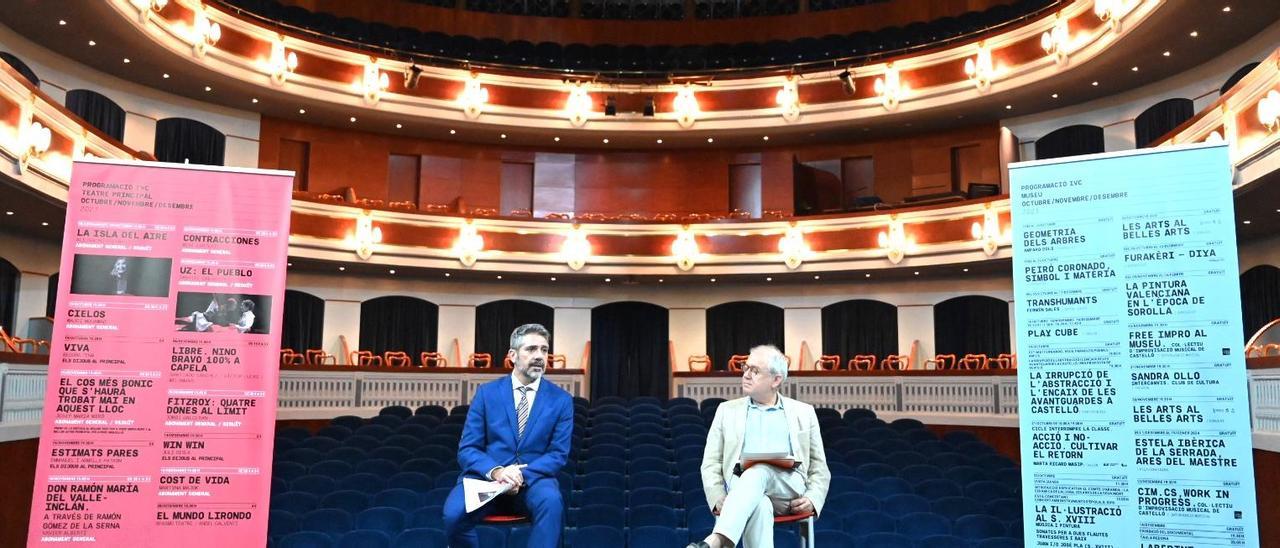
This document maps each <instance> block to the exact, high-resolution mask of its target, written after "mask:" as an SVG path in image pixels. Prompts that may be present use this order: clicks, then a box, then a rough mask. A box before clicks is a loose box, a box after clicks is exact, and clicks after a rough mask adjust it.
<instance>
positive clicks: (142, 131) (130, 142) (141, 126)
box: [124, 111, 256, 167]
mask: <svg viewBox="0 0 1280 548" xmlns="http://www.w3.org/2000/svg"><path fill="white" fill-rule="evenodd" d="M124 144H125V146H127V147H129V148H132V149H134V150H145V151H147V152H149V153H151V154H152V155H155V153H156V121H155V119H153V118H149V117H147V116H143V115H141V114H135V113H133V112H127V111H126V112H125V114H124ZM255 167H256V166H255Z"/></svg>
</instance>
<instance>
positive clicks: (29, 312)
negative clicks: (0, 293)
mask: <svg viewBox="0 0 1280 548" xmlns="http://www.w3.org/2000/svg"><path fill="white" fill-rule="evenodd" d="M48 291H49V275H48V274H44V273H40V272H27V271H25V270H24V271H22V272H21V273H19V275H18V306H17V310H16V313H15V314H14V315H13V334H14V336H16V337H27V336H29V333H27V320H29V319H31V318H43V317H44V313H45V310H44V307H45V300H46V299H47V298H48V296H49V294H48Z"/></svg>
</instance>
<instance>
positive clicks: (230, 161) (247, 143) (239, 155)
mask: <svg viewBox="0 0 1280 548" xmlns="http://www.w3.org/2000/svg"><path fill="white" fill-rule="evenodd" d="M222 163H223V164H224V165H227V166H232V167H258V141H257V136H256V135H255V136H253V137H241V136H239V135H227V146H226V148H225V149H224V152H223V157H222ZM464 357H465V356H464Z"/></svg>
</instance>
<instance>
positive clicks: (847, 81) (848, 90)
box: [836, 69, 858, 95]
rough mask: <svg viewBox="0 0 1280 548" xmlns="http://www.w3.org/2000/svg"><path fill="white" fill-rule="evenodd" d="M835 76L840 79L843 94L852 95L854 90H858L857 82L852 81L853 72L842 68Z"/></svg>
mask: <svg viewBox="0 0 1280 548" xmlns="http://www.w3.org/2000/svg"><path fill="white" fill-rule="evenodd" d="M836 78H839V79H840V87H841V88H842V89H844V94H845V95H853V94H854V92H856V91H858V86H857V84H854V83H853V73H852V72H849V69H844V71H843V72H841V73H840V74H837V75H836Z"/></svg>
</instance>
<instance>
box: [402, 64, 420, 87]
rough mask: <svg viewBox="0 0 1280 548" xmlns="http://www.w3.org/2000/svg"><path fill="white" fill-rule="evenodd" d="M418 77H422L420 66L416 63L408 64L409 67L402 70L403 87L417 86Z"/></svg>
mask: <svg viewBox="0 0 1280 548" xmlns="http://www.w3.org/2000/svg"><path fill="white" fill-rule="evenodd" d="M419 78H422V67H420V66H418V65H409V68H408V69H406V70H405V71H404V87H405V89H414V88H416V87H418V79H419Z"/></svg>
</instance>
